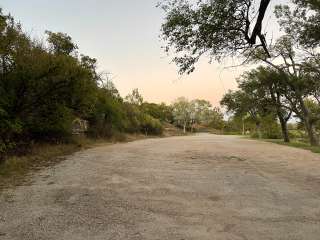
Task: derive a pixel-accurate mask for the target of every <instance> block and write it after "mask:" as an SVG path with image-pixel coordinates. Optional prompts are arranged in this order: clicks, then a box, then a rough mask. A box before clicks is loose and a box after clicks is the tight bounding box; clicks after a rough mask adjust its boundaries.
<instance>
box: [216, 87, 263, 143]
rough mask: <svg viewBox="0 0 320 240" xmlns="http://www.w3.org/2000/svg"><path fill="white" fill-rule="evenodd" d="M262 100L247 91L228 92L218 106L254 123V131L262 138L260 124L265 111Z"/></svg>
mask: <svg viewBox="0 0 320 240" xmlns="http://www.w3.org/2000/svg"><path fill="white" fill-rule="evenodd" d="M263 102H264V99H260V98H259V97H258V96H257V95H255V94H252V92H250V91H249V89H247V91H243V90H237V91H229V92H228V93H227V94H225V95H224V96H223V98H222V100H221V102H220V104H221V105H222V106H224V107H226V109H227V112H229V113H232V114H234V115H235V116H237V117H240V118H242V119H243V118H245V117H246V116H249V118H250V119H251V120H252V121H254V123H255V125H256V131H257V133H258V136H259V138H262V131H261V123H262V118H263V116H265V115H266V113H267V109H266V108H265V104H264V103H263Z"/></svg>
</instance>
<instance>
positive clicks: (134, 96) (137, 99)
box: [125, 88, 143, 106]
mask: <svg viewBox="0 0 320 240" xmlns="http://www.w3.org/2000/svg"><path fill="white" fill-rule="evenodd" d="M125 100H126V101H127V102H129V103H131V104H134V105H137V106H141V105H142V103H143V97H142V96H141V94H140V93H139V90H138V89H137V88H136V89H133V90H132V93H130V94H128V95H127V96H126V97H125Z"/></svg>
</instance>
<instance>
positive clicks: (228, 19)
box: [160, 0, 270, 73]
mask: <svg viewBox="0 0 320 240" xmlns="http://www.w3.org/2000/svg"><path fill="white" fill-rule="evenodd" d="M269 3H270V0H261V1H260V7H259V9H258V10H257V9H256V4H255V1H252V0H212V1H202V0H200V1H188V0H168V1H162V4H160V5H161V6H162V8H163V9H164V11H165V12H166V18H165V22H164V24H163V25H162V29H161V31H162V37H163V39H164V40H165V41H166V43H167V47H166V51H167V52H171V51H173V52H174V53H175V55H176V56H175V57H174V59H173V61H174V62H175V63H176V64H177V65H178V67H179V70H180V73H191V72H193V71H194V69H195V66H194V65H195V63H196V62H197V61H198V60H199V59H200V57H201V56H202V55H209V56H210V57H211V58H215V59H218V60H219V59H220V58H221V57H226V56H230V55H236V54H239V53H242V52H243V50H244V49H248V48H251V47H252V46H255V47H257V48H260V47H262V48H263V49H264V51H265V52H266V53H267V54H268V50H267V45H266V41H265V36H264V34H263V33H262V32H261V31H262V20H263V18H264V15H265V12H266V9H267V8H268V6H269ZM257 38H259V40H260V43H258V42H257Z"/></svg>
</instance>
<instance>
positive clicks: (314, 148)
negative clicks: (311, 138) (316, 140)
mask: <svg viewBox="0 0 320 240" xmlns="http://www.w3.org/2000/svg"><path fill="white" fill-rule="evenodd" d="M263 141H266V142H271V143H276V144H280V145H284V146H288V147H294V148H300V149H304V150H309V151H311V152H314V153H320V146H310V145H309V144H308V143H306V142H301V141H299V140H292V141H291V142H290V143H285V142H284V141H283V140H282V139H263Z"/></svg>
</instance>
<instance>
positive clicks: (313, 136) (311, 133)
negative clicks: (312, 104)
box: [299, 98, 319, 146]
mask: <svg viewBox="0 0 320 240" xmlns="http://www.w3.org/2000/svg"><path fill="white" fill-rule="evenodd" d="M299 103H300V106H301V110H302V113H303V117H302V120H303V122H304V125H305V128H306V131H307V133H308V137H309V141H310V144H311V146H319V138H318V136H317V133H316V130H315V126H314V124H313V123H312V121H311V119H310V111H309V109H308V108H307V106H306V105H305V103H304V101H303V99H302V98H300V99H299Z"/></svg>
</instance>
